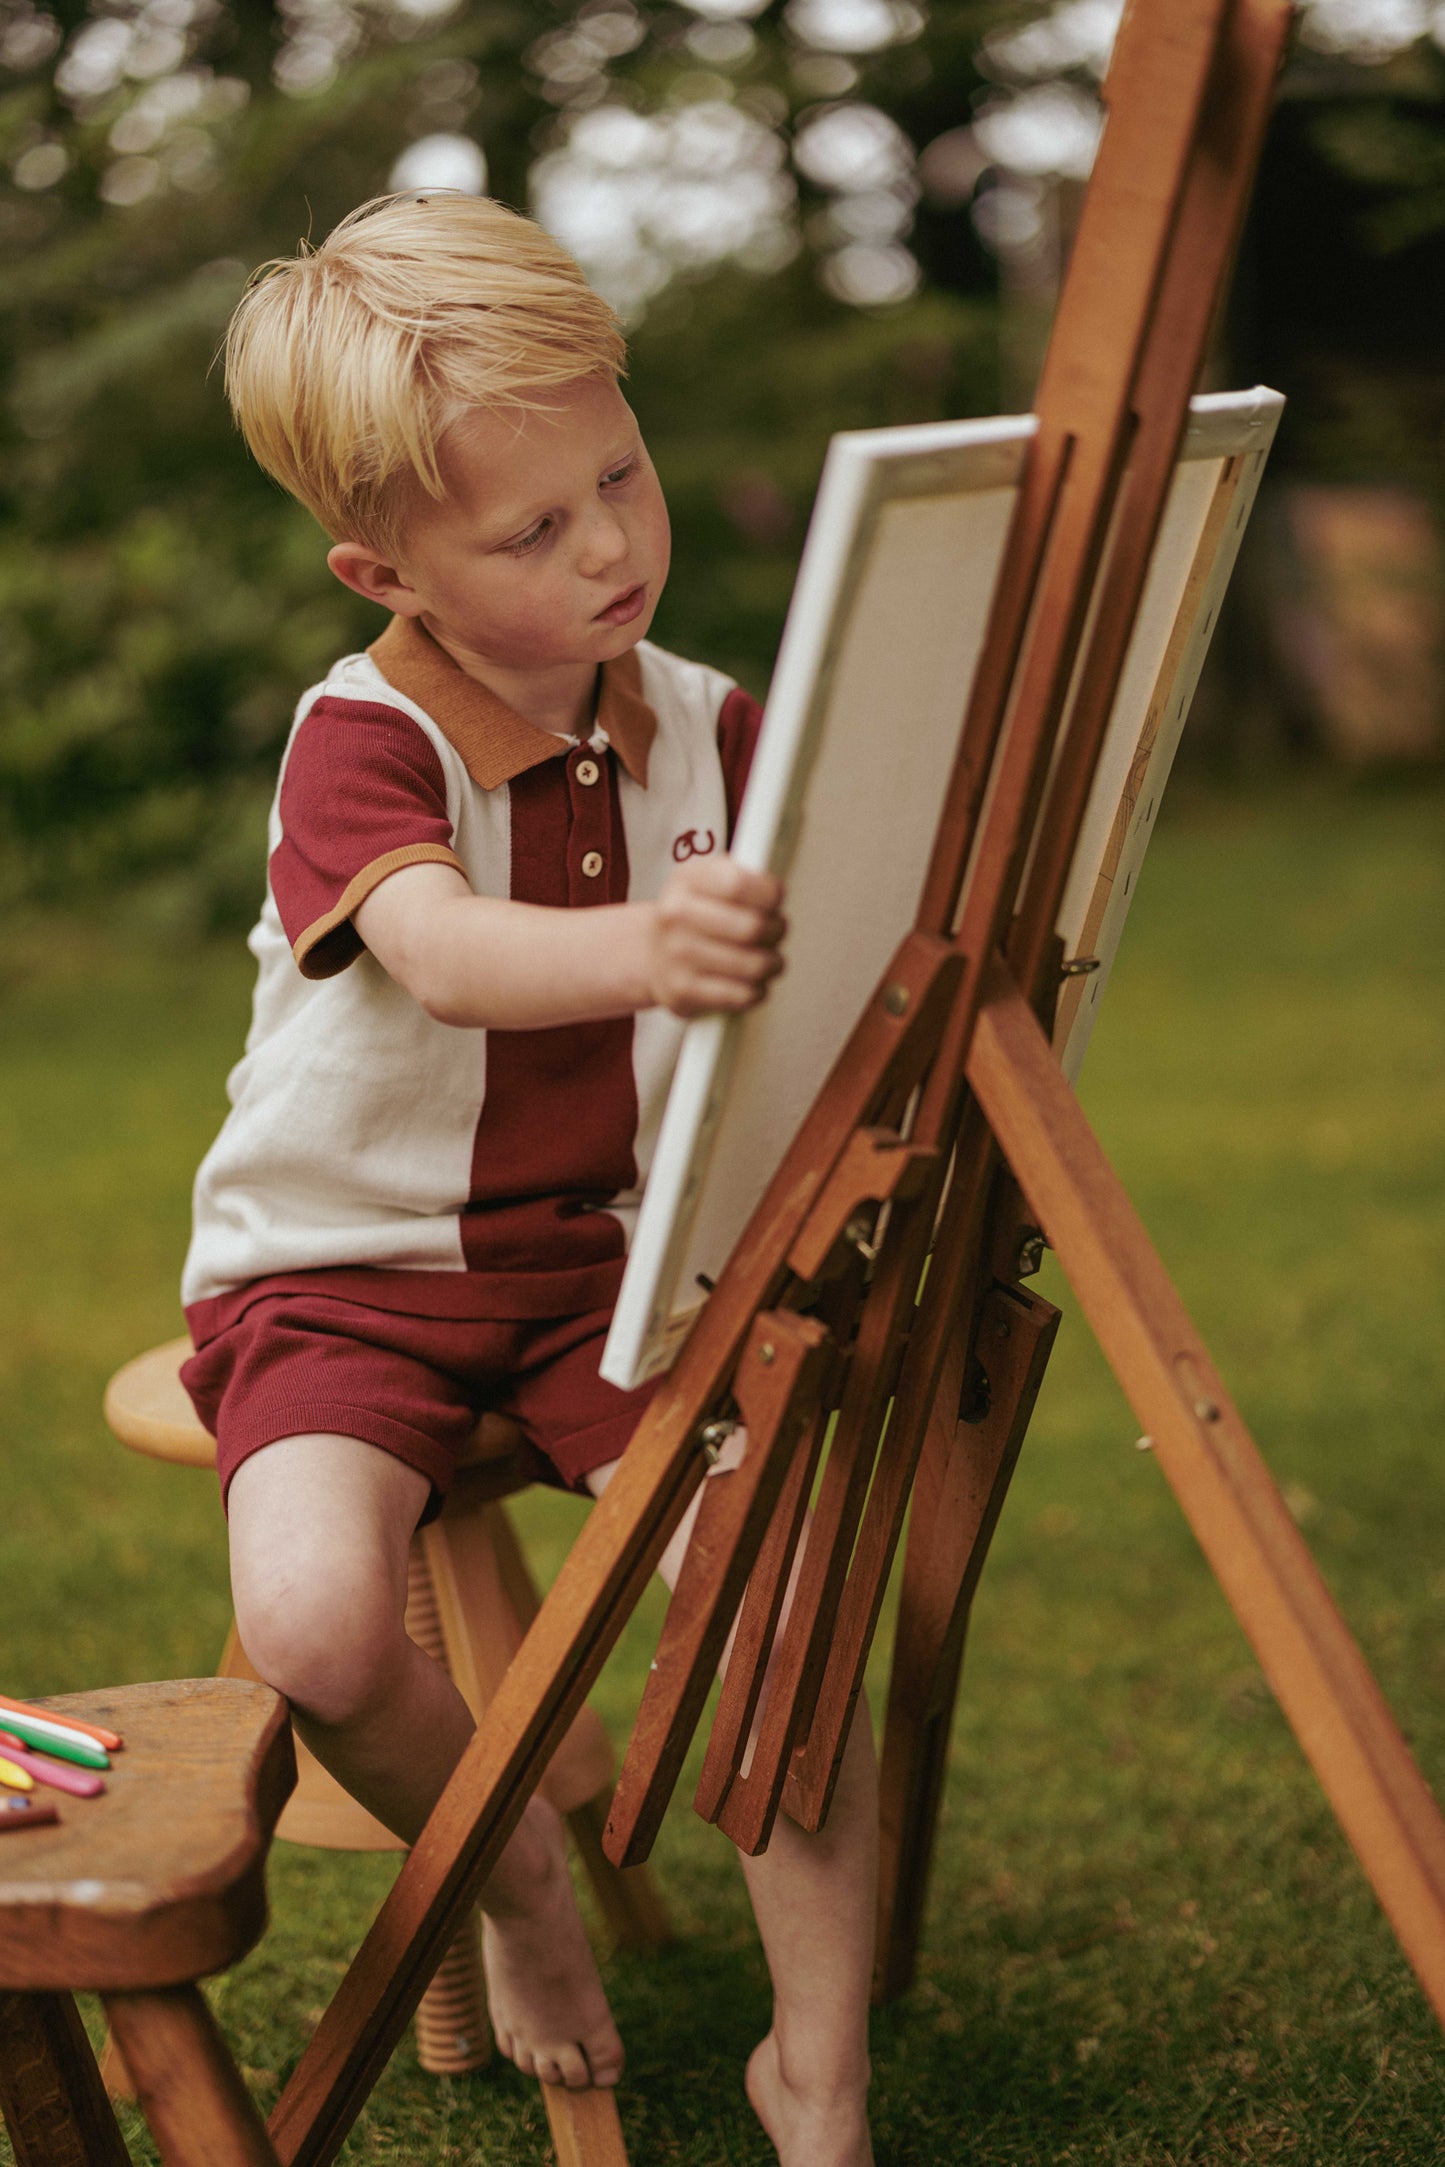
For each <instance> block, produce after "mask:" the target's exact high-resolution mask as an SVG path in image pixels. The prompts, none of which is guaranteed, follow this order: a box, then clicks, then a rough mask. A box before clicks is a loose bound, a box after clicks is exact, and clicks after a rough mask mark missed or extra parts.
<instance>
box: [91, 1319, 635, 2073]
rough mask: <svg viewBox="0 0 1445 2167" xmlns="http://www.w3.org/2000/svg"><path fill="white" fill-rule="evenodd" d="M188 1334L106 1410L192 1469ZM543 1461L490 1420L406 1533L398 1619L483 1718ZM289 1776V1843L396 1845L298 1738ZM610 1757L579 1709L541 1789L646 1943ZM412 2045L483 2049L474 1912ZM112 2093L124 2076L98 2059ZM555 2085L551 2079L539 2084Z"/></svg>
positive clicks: (235, 1648)
mask: <svg viewBox="0 0 1445 2167" xmlns="http://www.w3.org/2000/svg"><path fill="white" fill-rule="evenodd" d="M190 1352H191V1343H190V1341H189V1340H188V1339H184V1338H182V1339H173V1340H168V1341H167V1342H166V1343H165V1344H164V1345H163V1346H160V1347H153V1348H151V1349H150V1351H149V1352H148V1353H146V1354H142V1355H138V1356H137V1357H136V1359H135V1360H134V1361H132V1362H128V1363H126V1365H125V1367H124V1368H123V1369H120V1370H117V1372H116V1374H115V1376H114V1377H112V1379H111V1381H110V1383H109V1385H108V1386H107V1388H106V1394H105V1419H106V1421H107V1423H108V1424H109V1426H110V1428H111V1429H112V1430H113V1431H114V1433H115V1435H116V1436H117V1437H118V1438H119V1439H120V1441H121V1443H122V1444H124V1445H129V1446H130V1448H131V1450H132V1451H135V1452H142V1453H145V1454H146V1455H148V1456H149V1457H150V1458H152V1459H161V1460H174V1461H177V1462H179V1463H180V1464H182V1465H184V1466H187V1467H214V1465H215V1451H216V1447H215V1440H214V1438H212V1437H211V1436H210V1435H209V1434H208V1433H207V1431H206V1430H204V1429H203V1428H202V1427H201V1425H200V1423H199V1422H198V1421H197V1419H196V1415H195V1411H194V1409H193V1408H192V1406H191V1402H190V1399H189V1397H188V1396H187V1393H186V1390H185V1387H184V1386H183V1385H182V1383H181V1381H180V1375H179V1372H180V1366H181V1364H182V1362H184V1361H185V1360H186V1358H187V1356H188V1355H189V1354H190ZM541 1469H542V1462H541V1461H540V1459H539V1457H538V1455H537V1454H536V1453H534V1452H533V1450H532V1448H531V1447H530V1446H529V1445H528V1444H527V1442H526V1440H525V1439H524V1438H523V1436H522V1433H521V1431H520V1430H519V1429H517V1428H516V1426H515V1425H514V1424H513V1423H510V1422H508V1421H505V1420H504V1419H503V1418H502V1417H500V1416H497V1415H484V1416H483V1417H482V1420H481V1422H480V1423H479V1424H478V1426H477V1429H476V1432H475V1434H474V1436H473V1437H472V1440H471V1443H470V1445H469V1447H468V1449H467V1452H466V1453H465V1454H464V1456H463V1458H462V1461H461V1464H460V1465H459V1467H458V1470H457V1476H456V1481H455V1483H454V1486H453V1489H452V1492H451V1495H450V1496H449V1498H448V1500H447V1505H446V1510H445V1511H444V1512H443V1513H442V1514H441V1516H440V1517H439V1518H438V1519H436V1520H434V1521H432V1522H431V1524H430V1525H429V1526H427V1527H424V1528H422V1529H420V1530H419V1531H418V1533H417V1535H416V1536H415V1538H414V1539H413V1542H412V1549H411V1560H410V1573H409V1584H408V1595H407V1608H406V1627H407V1631H408V1632H409V1633H410V1635H411V1637H412V1639H413V1640H415V1641H416V1642H417V1644H418V1645H419V1646H420V1647H422V1648H425V1649H426V1651H427V1653H428V1654H429V1655H432V1656H435V1657H436V1659H437V1660H438V1661H439V1662H440V1663H442V1664H443V1665H444V1666H445V1668H446V1669H447V1670H448V1671H449V1672H450V1674H451V1676H452V1678H453V1679H454V1681H455V1682H456V1685H457V1687H458V1689H459V1691H460V1692H461V1694H462V1696H463V1698H464V1699H465V1700H466V1702H467V1705H468V1706H469V1707H470V1708H471V1710H472V1713H473V1714H474V1715H480V1714H481V1711H482V1709H483V1708H484V1707H485V1706H486V1704H487V1702H488V1701H489V1700H490V1699H491V1697H492V1694H493V1693H494V1692H495V1690H496V1688H497V1685H498V1683H499V1682H500V1680H501V1677H502V1674H503V1672H504V1671H505V1670H506V1667H507V1665H508V1664H509V1663H510V1661H511V1659H512V1657H513V1655H514V1654H515V1652H516V1650H517V1648H518V1646H519V1645H520V1643H521V1640H522V1636H523V1634H524V1633H525V1631H526V1629H527V1627H528V1626H529V1625H530V1624H531V1622H532V1619H533V1618H534V1617H535V1616H536V1614H537V1609H538V1604H539V1597H538V1594H537V1590H536V1587H535V1585H534V1584H533V1581H532V1577H531V1574H530V1573H529V1571H528V1569H527V1564H526V1560H525V1559H524V1557H523V1555H522V1551H521V1548H520V1545H519V1544H518V1541H517V1537H516V1534H515V1532H514V1530H513V1527H512V1524H511V1522H510V1520H509V1519H508V1517H507V1514H506V1512H505V1510H504V1508H503V1505H502V1502H501V1501H502V1499H503V1498H506V1497H510V1496H512V1495H513V1494H514V1493H515V1492H517V1491H519V1490H523V1489H525V1488H527V1486H528V1485H529V1484H530V1483H532V1482H535V1481H536V1480H537V1479H538V1478H539V1474H540V1472H541ZM220 1671H221V1675H222V1676H223V1677H230V1678H255V1676H256V1672H255V1671H254V1670H253V1669H252V1667H251V1665H250V1663H249V1662H248V1661H247V1659H246V1652H245V1650H244V1649H243V1648H242V1646H241V1643H240V1641H239V1639H238V1638H237V1635H236V1629H235V1626H234V1624H233V1625H232V1627H231V1631H230V1634H229V1636H228V1638H227V1641H226V1646H225V1651H224V1653H223V1654H222V1657H221V1663H220ZM295 1748H296V1764H297V1777H298V1780H297V1785H296V1790H295V1793H294V1794H293V1796H292V1798H291V1800H290V1803H289V1804H288V1805H287V1807H286V1809H285V1811H284V1813H283V1814H282V1815H281V1818H280V1821H279V1822H278V1824H277V1828H276V1833H277V1835H278V1836H280V1837H282V1838H284V1839H286V1840H287V1841H288V1842H292V1843H304V1844H314V1845H317V1846H319V1847H321V1848H324V1849H327V1850H338V1851H380V1850H390V1851H398V1850H401V1849H403V1848H404V1847H403V1846H402V1845H401V1844H400V1843H399V1841H398V1840H397V1838H396V1837H395V1836H393V1835H392V1834H391V1832H390V1830H388V1829H385V1828H383V1827H382V1825H381V1823H380V1822H379V1821H376V1820H374V1819H373V1818H372V1816H371V1815H370V1814H369V1813H367V1812H366V1810H365V1809H364V1807H361V1806H359V1805H358V1804H357V1803H356V1801H355V1800H354V1799H353V1798H351V1797H349V1796H348V1794H347V1793H346V1792H345V1791H343V1790H342V1788H341V1786H340V1785H339V1784H338V1783H337V1782H336V1781H335V1779H334V1778H333V1777H332V1776H330V1775H328V1774H327V1772H326V1770H325V1769H324V1768H323V1767H322V1766H321V1765H320V1763H319V1762H318V1761H316V1760H315V1759H314V1758H313V1756H312V1755H311V1754H310V1753H308V1751H307V1750H306V1747H305V1746H304V1745H303V1744H302V1742H301V1740H300V1739H299V1738H298V1739H297V1740H296V1741H295ZM614 1772H615V1762H614V1757H613V1752H612V1746H611V1742H610V1741H609V1739H608V1737H607V1734H606V1732H605V1731H604V1729H603V1727H602V1723H601V1720H600V1718H599V1717H598V1716H597V1714H596V1712H595V1711H594V1710H593V1709H591V1708H588V1707H584V1708H583V1709H582V1710H581V1711H580V1713H579V1714H578V1716H577V1718H576V1720H575V1722H574V1723H573V1724H572V1727H571V1729H570V1730H569V1731H568V1733H567V1735H566V1737H565V1738H564V1739H563V1741H562V1744H561V1745H560V1747H559V1748H558V1750H557V1753H556V1755H555V1757H554V1759H553V1760H552V1763H551V1765H550V1767H549V1768H548V1770H547V1773H546V1776H545V1777H544V1778H543V1780H542V1783H541V1785H540V1789H541V1791H542V1794H543V1796H544V1797H546V1798H547V1799H549V1800H550V1801H551V1803H552V1804H553V1805H554V1806H555V1807H556V1808H557V1811H558V1812H559V1813H561V1814H562V1815H563V1816H564V1817H565V1819H566V1821H567V1825H568V1828H569V1830H570V1832H571V1835H572V1840H573V1842H574V1843H575V1844H576V1846H577V1848H578V1851H579V1852H580V1854H581V1857H582V1861H583V1864H584V1865H585V1867H586V1870H587V1874H588V1878H589V1880H590V1882H591V1884H592V1888H593V1892H594V1894H595V1895H596V1898H597V1902H598V1904H599V1906H600V1908H601V1910H602V1913H603V1916H604V1918H605V1919H606V1921H607V1925H608V1928H609V1931H610V1932H611V1933H612V1935H613V1937H614V1939H615V1941H616V1943H617V1944H618V1946H620V1947H622V1948H625V1949H652V1948H657V1947H660V1946H661V1944H662V1943H663V1942H665V1941H666V1940H667V1939H668V1922H667V1915H666V1912H665V1911H664V1909H663V1906H662V1902H661V1899H660V1898H659V1897H658V1895H657V1892H656V1889H655V1887H654V1885H653V1883H652V1880H651V1878H650V1876H649V1875H648V1873H647V1871H646V1869H645V1868H640V1867H629V1868H627V1869H626V1870H622V1869H619V1868H618V1867H616V1866H614V1865H613V1864H612V1863H611V1861H610V1860H609V1859H608V1858H607V1857H606V1855H605V1853H604V1852H603V1849H602V1831H603V1829H604V1827H605V1825H606V1820H607V1809H608V1805H609V1803H610V1799H611V1791H612V1783H613V1777H614ZM416 2026H417V2052H418V2056H419V2058H420V2060H421V2064H422V2067H423V2068H424V2069H427V2070H430V2071H431V2072H432V2073H433V2074H434V2075H438V2076H441V2075H448V2076H454V2075H460V2074H462V2073H463V2072H465V2071H466V2070H469V2069H476V2068H479V2067H480V2066H481V2065H482V2064H483V2063H484V2062H485V2061H486V2060H487V2059H488V2057H489V2055H490V2053H491V2032H490V2028H489V2026H488V2023H487V2015H486V1994H485V1988H484V1985H483V1980H482V1970H481V1958H480V1952H479V1948H478V1937H477V1922H476V1918H475V1915H473V1916H472V1917H471V1918H470V1919H468V1920H467V1922H466V1923H465V1925H464V1926H463V1927H462V1929H461V1930H460V1932H459V1933H458V1934H457V1937H456V1939H455V1940H454V1942H453V1944H452V1946H451V1948H450V1949H449V1950H448V1952H447V1954H446V1956H445V1957H443V1959H442V1962H441V1964H440V1965H439V1966H438V1968H437V1972H436V1975H435V1977H434V1979H433V1981H432V1983H431V1985H430V1986H429V1987H428V1988H427V1991H426V1994H425V1995H424V1996H423V1998H422V2002H421V2005H420V2007H419V2008H418V2010H417V2018H416ZM106 2078H107V2082H108V2083H109V2084H110V2085H111V2087H112V2089H113V2090H114V2089H119V2088H120V2087H121V2086H122V2085H123V2082H124V2078H123V2072H121V2071H120V2070H117V2069H116V2068H115V2067H114V2066H113V2062H112V2060H111V2059H110V2058H108V2059H107V2064H106ZM544 2091H550V2087H544Z"/></svg>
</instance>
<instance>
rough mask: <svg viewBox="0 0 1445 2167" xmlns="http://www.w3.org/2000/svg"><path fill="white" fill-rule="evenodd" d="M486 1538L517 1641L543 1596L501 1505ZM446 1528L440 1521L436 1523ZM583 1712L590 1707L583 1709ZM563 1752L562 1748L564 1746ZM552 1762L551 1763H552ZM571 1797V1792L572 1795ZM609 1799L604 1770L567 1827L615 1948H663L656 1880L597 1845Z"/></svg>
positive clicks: (488, 1514) (663, 1917) (665, 1937)
mask: <svg viewBox="0 0 1445 2167" xmlns="http://www.w3.org/2000/svg"><path fill="white" fill-rule="evenodd" d="M484 1514H485V1522H486V1530H487V1536H488V1539H489V1540H490V1543H491V1546H492V1550H493V1553H494V1555H495V1557H496V1561H497V1573H498V1576H499V1578H500V1581H501V1586H502V1590H503V1593H504V1594H505V1596H506V1599H507V1602H508V1604H509V1605H510V1607H511V1610H512V1613H513V1615H514V1616H515V1618H516V1621H517V1638H518V1640H520V1639H521V1637H522V1634H523V1633H525V1632H526V1630H527V1628H528V1627H529V1626H530V1625H531V1623H532V1620H533V1619H534V1618H535V1617H536V1615H537V1612H538V1611H539V1609H540V1608H541V1605H542V1599H541V1597H540V1596H539V1594H538V1593H537V1586H536V1582H535V1581H534V1580H533V1578H532V1575H531V1573H530V1571H529V1570H528V1567H527V1560H526V1558H525V1557H524V1556H523V1555H522V1546H521V1544H520V1543H519V1542H518V1540H517V1535H516V1530H515V1529H514V1528H513V1526H512V1523H511V1521H510V1520H509V1519H508V1517H507V1515H506V1512H505V1511H504V1510H503V1508H502V1507H501V1506H500V1505H492V1506H490V1507H487V1508H484ZM438 1526H439V1527H440V1528H442V1529H445V1526H446V1522H445V1519H443V1520H442V1521H440V1522H439V1523H438ZM582 1713H583V1714H584V1715H586V1714H588V1713H590V1711H588V1710H586V1709H584V1710H583V1711H582ZM564 1750H565V1748H564ZM555 1765H556V1764H555V1763H554V1766H555ZM573 1796H574V1797H575V1796H576V1793H575V1792H574V1793H573ZM611 1803H612V1778H611V1774H610V1773H609V1774H608V1776H607V1780H606V1783H605V1785H604V1787H602V1788H601V1789H599V1790H598V1791H597V1793H596V1795H595V1796H594V1797H591V1798H585V1799H583V1800H582V1802H581V1803H580V1804H579V1805H576V1806H571V1807H569V1808H568V1812H567V1826H568V1828H569V1829H570V1830H571V1832H572V1840H573V1842H574V1843H575V1844H576V1846H577V1849H578V1852H579V1854H580V1856H581V1859H582V1864H583V1866H584V1867H585V1868H586V1871H587V1878H588V1880H589V1881H590V1882H591V1884H592V1893H593V1895H594V1896H595V1897H596V1899H597V1907H598V1909H599V1910H600V1911H601V1913H602V1916H603V1917H604V1918H605V1919H606V1921H607V1924H608V1928H609V1929H610V1931H611V1932H612V1934H613V1935H614V1936H615V1938H616V1941H617V1945H618V1947H619V1948H622V1949H627V1950H630V1951H632V1952H634V1953H636V1952H640V1951H642V1950H645V1949H662V1948H665V1947H666V1946H667V1944H668V1942H669V1941H671V1939H672V1927H671V1925H670V1923H669V1921H668V1916H667V1907H666V1905H665V1904H664V1903H663V1901H662V1898H661V1896H660V1895H659V1894H658V1889H657V1883H656V1882H655V1881H654V1880H653V1878H652V1875H651V1873H650V1872H649V1870H648V1868H647V1867H646V1866H627V1867H621V1866H614V1865H613V1863H612V1861H611V1859H610V1858H608V1856H607V1854H606V1852H605V1851H604V1850H603V1848H602V1831H603V1829H604V1828H605V1827H606V1826H607V1813H608V1808H609V1807H610V1805H611Z"/></svg>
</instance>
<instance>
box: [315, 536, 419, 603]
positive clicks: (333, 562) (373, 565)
mask: <svg viewBox="0 0 1445 2167" xmlns="http://www.w3.org/2000/svg"><path fill="white" fill-rule="evenodd" d="M326 562H327V563H328V564H329V565H330V567H331V569H332V571H333V572H334V573H335V574H336V577H337V578H338V579H339V580H340V581H341V584H342V585H343V587H350V588H351V589H352V590H353V591H354V592H355V593H357V594H359V595H364V596H365V598H366V600H367V601H368V602H379V603H380V605H381V607H382V608H383V609H389V610H390V611H391V612H392V613H393V615H395V616H397V617H415V616H417V615H418V614H419V613H420V611H421V608H422V600H421V597H420V595H419V594H418V593H417V591H416V589H415V588H414V587H413V586H412V585H411V583H410V581H409V580H408V579H407V578H406V577H405V575H404V574H403V573H402V572H401V571H400V569H399V568H398V567H397V566H396V565H394V564H392V563H390V562H389V561H388V560H387V559H386V558H385V557H382V556H380V555H378V553H377V551H376V550H374V549H368V548H367V547H366V544H365V543H364V542H336V543H334V544H333V546H332V547H331V548H330V549H329V550H328V551H327V552H326Z"/></svg>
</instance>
